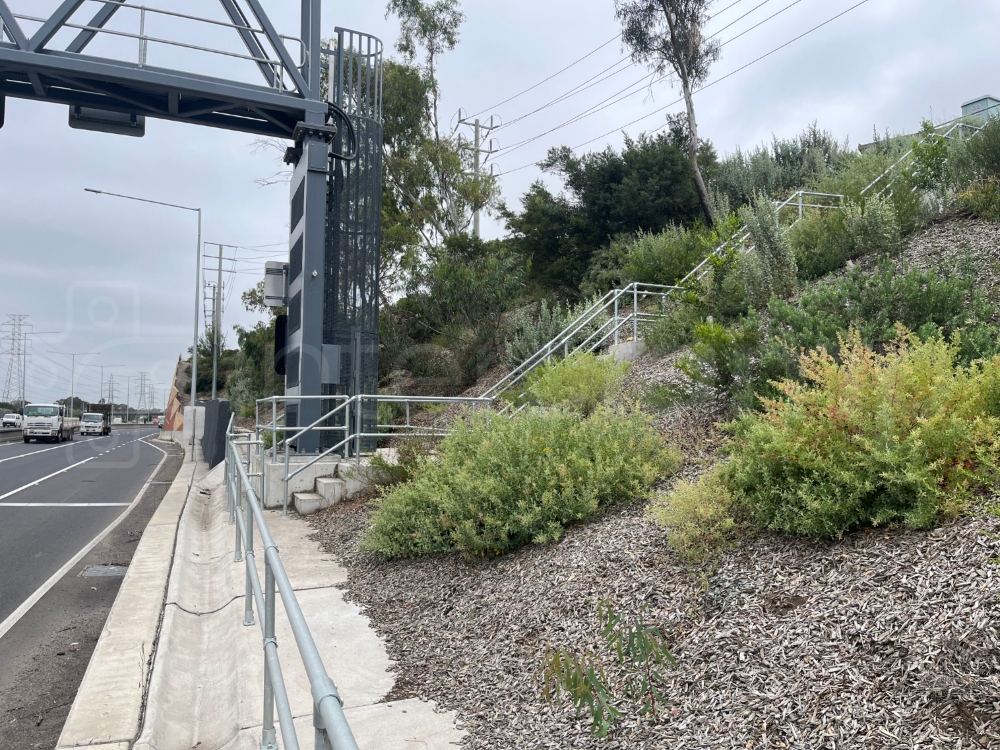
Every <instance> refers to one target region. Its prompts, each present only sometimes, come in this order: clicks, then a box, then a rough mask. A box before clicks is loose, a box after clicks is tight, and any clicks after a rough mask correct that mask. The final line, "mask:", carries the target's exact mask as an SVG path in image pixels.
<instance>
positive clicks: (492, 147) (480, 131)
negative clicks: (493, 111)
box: [458, 110, 500, 237]
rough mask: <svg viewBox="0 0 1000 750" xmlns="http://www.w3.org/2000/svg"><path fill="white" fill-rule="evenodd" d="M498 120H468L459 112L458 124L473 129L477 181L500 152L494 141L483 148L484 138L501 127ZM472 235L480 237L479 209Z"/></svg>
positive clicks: (473, 151) (474, 216)
mask: <svg viewBox="0 0 1000 750" xmlns="http://www.w3.org/2000/svg"><path fill="white" fill-rule="evenodd" d="M496 119H497V117H496V115H490V119H489V120H488V121H487V122H486V123H483V122H481V121H480V120H479V118H478V117H477V118H476V119H474V120H466V119H465V118H464V117H462V112H461V110H459V113H458V124H459V125H468V126H469V127H471V128H472V132H473V146H472V155H473V159H474V161H473V167H472V169H473V172H472V173H473V174H474V175H475V177H476V179H477V180H478V179H479V174H480V171H481V169H482V165H483V164H485V163H486V162H487V161H489V158H490V156H492V155H493V154H494V153H495V152H496V151H497V150H498V148H497V146H496V141H494V140H493V139H490V144H489V147H488V148H483V136H484V135H489V134H490V132H492V131H493V130H495V129H496V128H498V127H500V123H499V122H497V121H496ZM484 154H485V155H486V159H481V158H480V157H482V156H483V155H484ZM472 234H473V235H474V236H476V237H478V236H479V209H478V208H477V209H476V213H475V214H473V216H472Z"/></svg>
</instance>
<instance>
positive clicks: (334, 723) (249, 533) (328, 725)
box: [226, 417, 358, 750]
mask: <svg viewBox="0 0 1000 750" xmlns="http://www.w3.org/2000/svg"><path fill="white" fill-rule="evenodd" d="M263 451H264V443H263V441H262V440H258V439H256V436H255V435H252V434H241V435H237V434H235V433H234V432H233V418H232V417H230V419H229V427H228V428H227V430H226V491H227V495H228V498H229V523H230V524H232V525H234V526H235V527H236V556H235V559H236V562H239V561H240V560H243V561H244V562H245V567H246V598H245V602H246V605H245V611H244V616H243V624H244V625H247V626H250V625H253V624H254V609H253V608H254V603H256V605H257V613H258V615H260V627H261V631H262V633H263V636H264V642H263V647H264V709H263V718H262V729H261V740H260V747H261V750H277V747H278V746H277V735H276V732H275V726H274V712H275V709H277V713H278V721H279V726H280V729H281V742H282V747H283V748H284V750H299V748H300V747H301V745H300V744H299V739H298V736H297V734H296V732H295V725H294V723H293V717H292V709H291V705H290V704H289V701H288V692H287V691H286V689H285V681H284V677H283V676H282V673H281V662H280V660H279V659H278V641H277V639H276V638H275V629H274V618H275V590H277V593H278V594H280V596H281V602H282V604H283V605H284V608H285V613H286V615H287V617H288V623H289V625H290V626H291V630H292V635H293V636H294V638H295V644H296V646H298V649H299V656H300V657H301V659H302V663H303V665H304V666H305V670H306V674H307V675H308V677H309V686H310V689H311V691H312V696H313V726H314V727H315V728H316V733H315V737H314V745H313V747H314V748H315V750H358V744H357V742H356V741H355V739H354V734H353V733H352V732H351V728H350V726H348V724H347V719H346V717H345V716H344V710H343V706H344V704H343V701H342V700H341V698H340V694H339V693H338V692H337V686H336V685H335V684H334V682H333V680H332V679H330V675H329V674H327V671H326V667H324V666H323V660H322V658H321V657H320V655H319V650H318V649H317V648H316V643H315V641H314V640H313V637H312V633H310V632H309V626H308V625H307V624H306V621H305V617H304V616H303V614H302V608H301V607H300V606H299V602H298V599H297V598H296V596H295V590H294V589H293V588H292V584H291V582H290V581H289V580H288V575H287V574H286V573H285V568H284V565H282V563H281V556H280V555H279V554H278V548H277V546H275V544H274V540H273V539H272V538H271V533H270V531H269V530H268V528H267V520H266V519H265V517H264V513H263V510H262V509H261V505H260V502H259V500H258V497H259V492H260V491H261V485H262V483H263V473H262V472H252V471H251V470H250V469H251V466H252V453H256V454H257V455H258V457H261V456H262V455H263ZM244 454H245V458H244ZM244 463H245V464H246V465H245V466H244ZM255 485H256V487H257V488H258V489H256V490H255V489H254V486H255ZM255 522H256V524H257V535H258V536H259V537H260V541H261V544H262V545H263V548H264V583H263V586H262V585H261V581H260V576H259V574H258V572H257V565H256V550H255V545H254V523H255Z"/></svg>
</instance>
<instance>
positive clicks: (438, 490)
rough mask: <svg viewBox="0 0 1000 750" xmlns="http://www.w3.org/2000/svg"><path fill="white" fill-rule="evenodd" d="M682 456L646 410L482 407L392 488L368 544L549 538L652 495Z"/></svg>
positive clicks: (495, 550) (512, 545)
mask: <svg viewBox="0 0 1000 750" xmlns="http://www.w3.org/2000/svg"><path fill="white" fill-rule="evenodd" d="M679 464H680V458H679V454H678V453H677V451H676V450H674V449H668V448H667V447H666V446H665V444H664V443H663V440H662V438H660V437H659V436H658V435H657V434H656V433H655V432H654V431H653V430H652V428H651V427H650V425H649V421H648V419H647V418H646V417H644V416H643V415H642V414H641V413H639V412H638V411H631V412H628V413H622V412H617V411H612V410H609V409H605V408H599V409H598V410H597V411H595V412H594V413H593V414H591V415H590V416H589V417H587V418H585V419H581V418H580V417H579V416H578V415H576V414H573V413H572V412H569V411H565V410H562V409H548V410H540V409H533V408H529V409H526V410H524V411H522V412H520V413H518V414H516V415H514V416H513V417H507V416H504V415H498V414H495V413H493V412H478V413H476V414H473V415H470V416H468V417H467V418H466V419H462V420H458V421H457V422H456V423H455V429H454V432H452V433H451V434H450V435H448V436H447V437H445V438H444V440H443V441H442V442H441V445H440V448H439V458H438V460H435V461H431V460H426V461H425V462H424V463H423V464H422V465H421V466H420V468H419V469H418V470H417V472H416V474H415V476H414V478H413V480H412V481H410V482H406V483H405V484H400V485H397V486H395V487H393V488H391V489H389V490H387V491H385V493H384V494H383V495H382V497H381V498H380V499H379V500H378V508H377V510H376V512H375V514H374V516H373V518H372V522H371V525H370V527H369V528H368V531H367V533H366V535H365V539H364V543H363V544H364V547H365V548H366V549H368V550H371V551H374V552H377V553H380V554H382V555H385V556H388V557H415V556H418V555H427V554H436V553H444V552H451V551H458V552H462V553H464V554H465V555H486V554H490V555H493V554H500V553H501V552H506V551H509V550H513V549H516V548H518V547H520V546H523V545H525V544H528V543H535V544H544V543H547V542H551V541H555V540H557V539H559V537H560V536H561V535H562V533H563V531H564V530H565V529H566V527H568V526H570V525H572V524H574V523H577V522H580V521H584V520H586V519H588V518H591V517H592V516H594V515H595V514H596V513H598V512H599V511H600V510H601V509H602V508H605V507H607V506H608V505H610V504H612V503H614V502H617V501H619V500H626V499H630V498H634V497H638V496H641V495H643V494H644V493H645V492H646V491H647V490H648V489H649V487H650V486H652V484H653V483H654V482H655V481H656V480H657V479H658V478H660V477H662V476H664V475H667V474H670V473H672V472H673V471H675V470H676V469H677V467H678V466H679Z"/></svg>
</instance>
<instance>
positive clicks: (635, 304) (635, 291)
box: [632, 284, 639, 341]
mask: <svg viewBox="0 0 1000 750" xmlns="http://www.w3.org/2000/svg"><path fill="white" fill-rule="evenodd" d="M632 340H633V341H638V340H639V285H638V284H633V285H632Z"/></svg>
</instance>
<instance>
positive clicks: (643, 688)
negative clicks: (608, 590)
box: [539, 601, 677, 737]
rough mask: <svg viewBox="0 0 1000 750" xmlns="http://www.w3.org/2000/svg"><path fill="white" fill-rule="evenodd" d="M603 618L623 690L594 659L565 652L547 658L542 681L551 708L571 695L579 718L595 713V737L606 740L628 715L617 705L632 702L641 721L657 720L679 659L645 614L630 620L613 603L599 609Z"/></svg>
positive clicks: (604, 634) (603, 636)
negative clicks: (670, 670) (621, 670)
mask: <svg viewBox="0 0 1000 750" xmlns="http://www.w3.org/2000/svg"><path fill="white" fill-rule="evenodd" d="M643 609H644V610H645V608H643ZM597 616H598V619H599V621H600V625H601V639H602V640H603V641H604V643H605V646H606V648H607V649H608V651H609V652H610V653H611V654H613V655H614V657H615V658H616V661H617V662H618V666H619V667H622V668H624V670H625V678H624V680H623V681H622V682H621V683H620V684H619V687H618V690H617V691H616V690H615V688H614V686H612V685H610V684H609V681H608V677H607V675H606V674H605V672H604V667H603V666H602V664H601V661H600V659H599V658H598V657H596V656H595V655H594V654H591V653H583V654H579V653H576V652H572V651H567V650H561V649H550V650H549V651H548V652H547V653H546V655H545V660H544V662H543V663H542V669H541V671H540V680H539V681H540V682H541V685H542V695H543V697H544V698H545V701H546V702H547V703H548V704H549V705H550V706H551V705H553V704H554V703H555V702H556V701H557V700H559V698H560V697H561V696H562V694H563V693H566V695H567V696H568V697H569V699H570V701H571V702H572V704H573V708H575V709H576V714H577V716H579V715H580V714H581V713H583V711H584V710H586V711H587V713H589V714H590V717H591V727H590V728H591V732H592V733H593V734H594V735H596V736H598V737H606V736H607V734H608V732H609V731H610V729H611V727H612V726H613V725H614V724H617V723H618V722H619V721H620V720H621V719H622V717H623V716H624V713H623V712H622V711H620V710H619V709H618V708H617V707H616V706H615V703H616V702H617V701H620V700H626V701H628V702H629V703H631V704H632V705H634V706H636V707H637V710H638V713H639V715H640V716H651V717H652V718H653V719H656V717H657V715H658V714H659V712H660V711H661V710H662V709H663V706H664V704H665V703H666V701H667V697H666V696H665V695H664V693H663V688H664V686H665V685H666V682H667V680H666V678H665V677H664V675H663V670H664V669H665V668H666V667H668V666H670V667H676V666H677V660H676V659H674V657H673V656H672V655H671V654H670V652H669V651H668V650H667V646H666V639H665V638H664V636H663V633H662V631H661V630H660V629H659V628H658V627H656V626H654V625H650V624H648V623H647V622H646V621H645V619H644V618H643V614H642V612H640V613H639V614H637V615H636V616H635V617H631V618H625V617H623V616H622V615H621V614H619V613H617V612H616V611H615V609H614V607H613V606H612V605H611V603H610V602H608V601H602V602H599V603H598V605H597ZM616 692H617V693H618V695H620V696H621V697H620V698H619V697H618V695H616Z"/></svg>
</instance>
